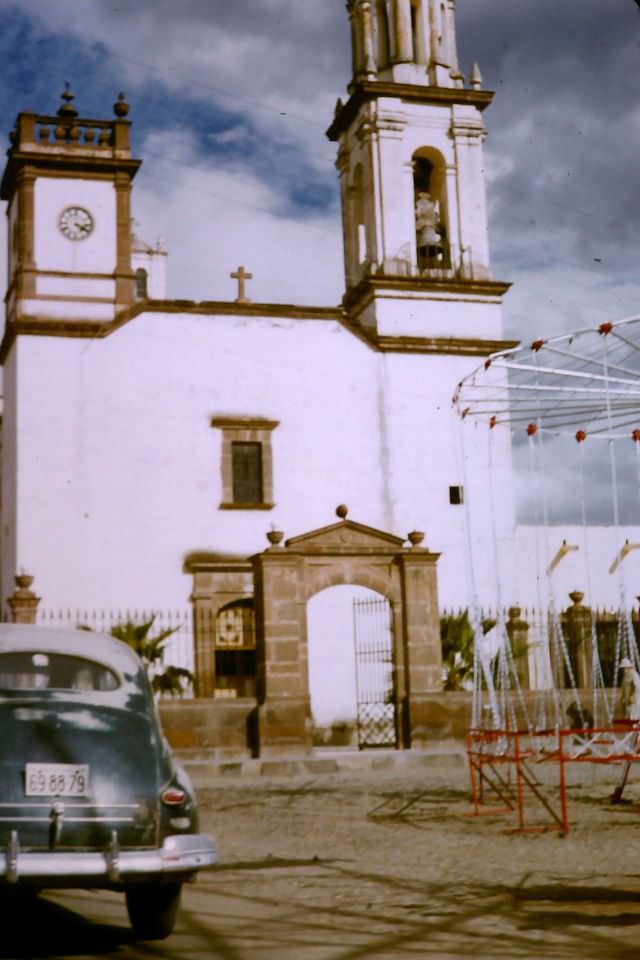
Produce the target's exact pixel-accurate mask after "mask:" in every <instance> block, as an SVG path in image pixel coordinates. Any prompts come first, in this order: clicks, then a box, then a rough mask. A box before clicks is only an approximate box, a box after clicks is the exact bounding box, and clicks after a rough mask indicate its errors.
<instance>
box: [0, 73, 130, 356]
mask: <svg viewBox="0 0 640 960" xmlns="http://www.w3.org/2000/svg"><path fill="white" fill-rule="evenodd" d="M73 100H74V96H73V94H72V93H70V92H69V90H68V89H67V90H66V91H65V93H64V94H63V95H62V105H61V106H60V108H59V110H58V112H57V114H56V116H37V115H36V114H33V113H30V112H24V113H21V114H19V116H18V117H17V120H16V127H15V129H14V131H13V133H12V134H11V147H10V149H9V151H8V162H7V166H6V169H5V173H4V176H3V179H2V184H1V186H0V196H1V198H2V199H3V200H6V201H7V204H8V209H7V216H8V221H9V269H8V293H7V297H6V313H7V325H6V330H5V343H4V352H5V353H6V348H7V345H8V343H10V342H11V341H12V339H13V337H15V335H17V334H20V333H45V334H47V335H62V336H82V335H91V334H92V332H94V331H95V330H96V329H97V328H99V327H101V326H102V325H103V324H109V323H110V322H112V321H113V320H114V319H115V318H116V317H117V316H118V315H119V314H121V313H122V311H123V310H125V309H126V308H127V307H129V306H130V305H131V304H132V303H133V301H134V299H135V289H134V275H133V272H132V268H131V213H130V192H131V181H132V180H133V177H134V175H135V173H136V171H137V169H138V167H139V166H140V161H139V160H135V159H134V158H133V157H132V156H131V148H130V145H129V126H130V124H129V121H128V120H127V119H126V116H127V113H128V110H129V107H128V104H127V103H126V102H125V99H124V96H123V95H122V94H120V96H119V98H118V100H117V101H116V103H115V104H114V113H115V119H113V120H86V119H81V118H80V117H79V116H78V111H77V110H76V108H75V106H74V105H73Z"/></svg>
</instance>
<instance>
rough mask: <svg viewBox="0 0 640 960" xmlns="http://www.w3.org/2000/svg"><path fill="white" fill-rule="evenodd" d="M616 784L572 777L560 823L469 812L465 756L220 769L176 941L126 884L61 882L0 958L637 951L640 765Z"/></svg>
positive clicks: (0, 943)
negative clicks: (147, 938) (128, 900)
mask: <svg viewBox="0 0 640 960" xmlns="http://www.w3.org/2000/svg"><path fill="white" fill-rule="evenodd" d="M612 783H613V779H611V782H609V783H603V782H599V781H598V779H597V778H596V777H595V776H594V777H591V778H590V776H587V777H586V782H585V783H583V784H582V785H580V786H573V787H572V788H571V789H570V791H569V793H570V800H569V805H570V806H569V809H570V815H571V820H572V828H571V832H570V834H569V836H567V837H564V838H563V837H562V836H561V835H559V834H558V833H557V832H549V833H528V834H517V833H516V834H513V833H506V832H505V828H507V827H510V826H514V825H515V823H514V820H513V817H510V818H505V817H498V816H483V817H477V818H476V817H471V816H469V813H470V809H471V808H470V804H469V792H468V780H467V773H466V770H465V769H464V767H463V766H462V765H456V766H450V767H448V768H447V767H446V766H445V767H440V766H437V767H434V768H422V769H420V768H411V767H410V768H405V769H402V770H398V769H393V770H372V771H367V772H349V773H346V772H342V773H335V774H328V775H327V774H325V775H316V776H297V777H292V778H286V779H285V778H283V779H269V778H266V777H255V778H253V777H246V776H245V777H242V778H235V779H226V778H220V779H217V780H215V781H211V782H210V783H209V784H208V785H207V787H206V788H205V789H203V788H200V790H199V799H200V808H201V814H202V827H203V829H205V830H207V831H210V832H212V833H213V834H214V835H215V836H216V839H217V841H218V844H219V847H220V854H221V863H220V865H219V867H217V868H216V869H214V870H213V871H211V872H207V873H203V874H201V875H200V877H199V878H198V880H197V882H196V883H195V884H193V885H188V886H187V887H186V888H185V894H184V898H183V909H182V912H181V915H180V919H179V922H178V925H177V927H176V930H175V932H174V934H173V935H172V936H171V937H170V938H169V939H168V940H166V941H163V942H158V943H145V944H138V943H136V942H135V941H134V940H133V937H132V934H131V932H130V930H129V927H128V923H127V920H126V914H125V911H124V906H123V898H122V895H121V894H116V893H109V892H102V893H89V892H82V891H81V892H72V893H67V892H65V893H62V892H61V893H53V894H45V895H43V896H41V897H40V898H38V904H37V906H33V907H30V908H29V911H30V912H29V916H28V917H27V918H23V922H14V923H13V925H9V927H7V926H5V927H4V932H3V937H2V938H0V957H3V958H17V957H48V958H51V957H56V958H63V957H74V958H76V960H79V958H81V957H94V956H108V957H115V958H118V960H142V958H146V960H149V958H173V960H177V958H179V960H205V958H207V960H211V958H221V960H360V958H372V960H374V958H375V960H404V958H406V960H408V958H437V960H451V958H456V960H458V958H463V957H468V956H470V957H478V958H486V960H493V958H509V960H512V958H513V960H516V958H518V960H537V958H545V960H560V958H563V960H564V958H574V960H591V958H593V960H609V958H611V960H622V958H625V960H627V958H628V960H632V958H633V960H637V958H638V957H640V942H639V941H640V844H639V843H638V837H639V829H640V819H639V818H640V807H639V802H640V770H639V771H638V773H637V782H635V781H634V780H633V778H632V780H631V783H630V786H629V788H628V791H627V796H628V799H629V800H631V801H632V802H630V803H628V804H624V805H620V806H611V805H610V804H609V803H608V799H607V798H608V796H609V794H610V793H611V789H612ZM549 796H550V798H551V800H552V802H553V803H556V802H557V796H556V795H555V794H554V792H553V790H552V789H551V788H549ZM530 813H531V814H533V813H534V810H533V808H532V810H531V811H530ZM531 819H532V821H533V819H535V818H534V817H532V818H531ZM537 819H538V822H542V821H545V822H548V821H549V818H548V817H546V816H544V817H538V818H537ZM14 919H15V918H14ZM7 931H8V932H7Z"/></svg>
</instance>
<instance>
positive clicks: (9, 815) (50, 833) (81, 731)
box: [0, 697, 160, 850]
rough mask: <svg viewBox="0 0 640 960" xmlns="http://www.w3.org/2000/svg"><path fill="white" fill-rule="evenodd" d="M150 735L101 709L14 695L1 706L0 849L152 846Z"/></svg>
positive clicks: (141, 725) (132, 715)
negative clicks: (12, 844) (14, 838)
mask: <svg viewBox="0 0 640 960" xmlns="http://www.w3.org/2000/svg"><path fill="white" fill-rule="evenodd" d="M157 756H158V750H157V743H156V735H155V730H154V728H153V725H152V721H150V720H149V719H148V718H147V717H146V716H144V715H142V714H139V713H136V712H133V711H131V710H127V709H121V708H114V707H110V706H105V705H104V704H96V705H92V704H87V702H86V700H84V701H83V702H82V703H77V702H73V701H72V700H69V701H67V700H64V699H59V698H56V700H55V702H54V701H53V700H51V701H47V700H45V699H44V698H43V697H38V698H37V699H36V698H32V697H20V698H16V699H15V700H13V699H12V700H5V701H4V702H2V703H0V787H1V795H0V847H5V846H6V845H7V843H8V841H9V839H10V836H11V832H12V831H14V830H15V831H17V833H18V842H19V844H20V848H21V849H23V850H28V849H32V850H33V849H54V850H68V849H82V848H95V847H96V846H103V845H104V846H105V847H106V846H107V845H108V844H109V843H110V842H111V840H112V835H113V831H114V830H115V831H117V834H118V842H119V844H120V846H122V847H127V846H150V845H153V844H155V842H156V834H157V824H158V791H159V787H160V784H159V776H160V772H159V770H158V768H157V759H156V758H157Z"/></svg>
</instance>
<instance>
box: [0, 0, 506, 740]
mask: <svg viewBox="0 0 640 960" xmlns="http://www.w3.org/2000/svg"><path fill="white" fill-rule="evenodd" d="M454 7H455V2H454V0H446V2H435V0H422V2H420V0H417V2H416V0H393V2H391V3H388V4H372V3H370V2H368V0H351V2H350V3H349V16H350V21H351V30H352V39H353V78H352V81H351V83H350V85H349V89H348V98H347V99H346V101H345V102H341V101H339V102H338V104H337V106H336V112H335V116H334V117H333V120H332V122H331V125H330V127H329V130H328V136H329V138H330V139H331V140H332V141H334V142H335V144H336V151H337V169H338V175H339V180H340V190H341V199H342V212H343V245H344V263H345V294H344V298H343V302H342V304H341V305H339V306H334V307H322V306H318V307H303V306H297V305H290V304H279V303H254V302H252V301H251V299H250V292H251V287H250V278H249V277H248V276H247V273H246V271H245V270H244V268H242V267H241V268H239V269H238V270H234V274H235V278H236V280H237V282H238V291H237V296H236V297H235V299H233V300H229V301H215V302H191V301H174V300H171V299H168V298H167V296H166V290H165V288H164V268H165V262H166V251H165V250H164V249H163V248H162V247H148V246H145V244H143V243H141V242H140V241H139V240H138V239H137V238H136V237H135V236H134V235H133V234H132V229H131V212H130V202H131V191H132V189H133V188H134V187H133V183H134V178H135V174H136V171H137V169H138V167H139V165H140V160H138V159H137V158H135V157H134V156H133V155H132V153H131V148H130V141H129V127H130V123H129V120H128V119H127V113H128V107H127V104H126V103H125V101H124V98H122V97H121V98H120V99H119V100H118V101H117V102H116V104H115V105H114V111H115V116H114V118H112V119H109V120H98V119H86V118H82V117H81V116H79V115H78V112H77V110H76V108H75V106H74V104H73V98H72V96H71V94H66V95H65V98H64V100H63V104H62V106H61V107H60V109H59V110H58V112H57V113H56V114H55V115H36V114H32V113H22V114H20V115H19V116H18V118H17V122H16V128H15V130H14V132H13V134H12V138H11V148H10V150H9V154H8V163H7V167H6V170H5V173H4V178H3V181H2V191H1V192H2V198H3V199H4V200H6V201H7V205H8V225H9V290H8V294H7V301H6V302H7V320H6V328H5V334H4V339H3V342H2V363H3V366H4V423H3V464H2V544H1V547H2V582H1V589H2V595H3V597H7V596H8V595H9V594H10V593H11V590H12V587H13V578H14V576H15V574H16V573H18V572H20V571H27V572H28V573H29V574H32V575H33V576H34V577H35V578H36V585H37V590H38V593H39V594H40V595H41V596H42V597H43V598H44V600H45V602H46V604H47V606H51V607H65V606H68V607H73V608H75V607H84V608H108V609H114V608H119V609H136V608H137V609H140V608H147V609H156V608H162V609H166V608H168V607H171V606H179V605H183V604H185V603H191V604H193V605H194V608H195V609H197V610H200V611H202V610H206V611H209V613H210V614H211V616H213V617H214V618H218V617H220V615H221V614H224V612H225V611H233V612H234V616H236V617H237V616H240V619H242V616H244V615H245V614H243V613H241V612H240V613H239V612H238V611H243V610H244V611H246V609H248V608H249V609H252V610H255V616H256V629H257V633H258V644H259V647H260V644H261V645H262V652H263V655H262V657H261V663H262V668H259V671H258V672H259V684H258V685H259V691H258V697H259V699H261V701H262V703H267V705H269V704H270V705H271V707H270V709H271V708H272V709H271V712H269V710H267V709H264V710H263V711H262V717H261V723H262V724H263V741H264V742H265V743H271V742H274V743H275V742H276V741H278V738H280V740H281V741H282V742H284V741H286V740H287V737H289V739H291V737H293V739H294V740H295V738H296V737H298V738H299V737H300V736H301V734H300V731H301V730H303V729H304V726H305V722H306V721H305V718H306V717H307V716H308V712H309V704H308V700H309V694H308V685H307V680H306V673H305V670H306V657H307V653H306V647H305V642H306V641H305V629H306V628H305V619H304V618H305V606H306V603H307V602H308V600H309V598H310V597H311V596H312V595H313V594H314V593H316V592H317V591H319V590H322V589H324V588H326V587H328V586H331V585H335V584H344V583H352V584H359V585H362V586H366V587H368V588H370V589H372V590H375V591H377V592H378V593H379V594H381V595H382V596H383V597H386V598H387V600H388V601H389V602H390V603H391V605H392V609H393V618H394V625H395V628H394V636H395V640H394V643H395V651H394V662H395V665H396V667H395V669H396V684H397V690H398V696H399V698H400V699H404V701H405V702H406V705H407V706H406V710H405V720H404V721H403V722H404V723H405V731H406V732H405V734H404V737H405V740H406V741H407V742H409V743H417V742H419V740H420V734H419V730H420V729H421V725H422V726H424V724H423V722H422V719H421V713H420V710H421V706H420V703H421V701H420V698H421V696H422V695H423V694H424V695H426V694H427V693H428V692H429V691H430V690H435V689H438V687H439V683H440V659H439V658H440V653H439V637H438V634H437V619H438V618H437V613H438V604H440V605H442V604H444V605H447V606H458V607H464V606H467V605H469V603H470V601H471V593H472V586H471V583H470V577H469V572H468V571H469V565H468V546H469V531H468V529H467V527H466V525H465V516H464V514H465V509H464V503H465V501H467V502H470V503H473V505H474V514H473V516H474V521H473V537H474V539H475V541H476V542H478V543H486V545H487V551H488V554H487V555H489V552H490V551H491V550H492V549H493V545H495V544H496V543H499V545H500V555H501V556H502V557H503V558H506V559H504V560H503V562H504V563H505V564H506V566H507V567H509V566H510V565H511V561H510V560H509V557H510V551H511V550H512V546H513V538H514V527H515V518H514V507H513V490H512V472H511V456H510V447H509V439H508V437H504V436H502V437H500V438H498V439H497V440H496V445H495V447H494V449H493V451H492V453H491V460H490V457H489V453H488V447H487V438H486V436H485V435H484V434H480V433H478V435H477V437H474V436H473V435H471V436H470V437H467V440H466V442H465V446H464V449H463V450H461V448H460V446H459V444H458V439H457V438H458V431H457V424H456V413H455V411H454V410H453V409H452V402H451V401H452V396H453V394H454V391H455V388H456V385H457V383H458V382H459V381H460V380H461V379H462V378H463V377H464V376H465V375H466V374H467V373H469V372H470V371H471V370H472V369H473V368H474V367H476V366H477V365H478V364H479V363H480V362H481V360H482V358H484V357H486V356H487V355H488V354H490V353H491V352H493V351H496V350H499V349H503V348H505V347H507V346H509V345H510V344H509V343H507V342H506V341H505V340H504V337H503V333H502V323H501V302H502V298H503V296H504V295H505V293H506V292H507V289H508V284H506V283H503V282H500V281H498V280H496V279H495V278H493V276H492V272H491V266H490V260H489V248H488V235H487V214H486V201H485V183H484V174H483V169H484V168H483V159H482V156H483V140H484V137H485V126H484V119H483V117H484V111H485V109H486V108H487V107H488V106H489V104H490V102H491V98H492V94H491V93H489V92H487V91H485V90H483V89H482V82H481V78H480V74H479V71H478V70H477V68H474V71H473V73H472V76H471V78H470V81H469V82H468V83H466V82H465V80H464V78H463V77H462V75H461V73H460V70H459V67H458V63H457V55H456V40H455V16H454ZM234 266H235V265H234V264H230V265H229V269H231V268H233V267H234ZM490 473H491V478H492V479H491V481H490V477H489V475H490ZM490 487H491V490H492V496H493V497H494V498H495V499H496V501H497V502H498V503H499V504H500V510H499V513H498V515H497V516H496V515H494V516H491V510H490V509H489V503H488V490H489V488H490ZM336 507H339V509H338V517H337V518H336V516H335V513H336ZM497 562H498V561H497V559H496V558H495V557H494V558H493V560H492V561H491V562H488V563H486V564H484V565H481V569H480V570H479V571H478V573H477V574H476V580H477V582H476V584H475V589H476V590H477V592H478V594H479V596H480V597H481V599H482V600H483V601H484V602H485V603H487V604H491V603H494V604H495V602H496V600H497V597H496V577H495V564H496V563H497ZM197 643H198V649H197V651H196V670H197V673H198V684H199V692H200V693H201V694H202V695H204V696H212V695H213V693H214V692H215V689H216V680H215V657H214V652H215V650H214V648H215V638H214V639H212V638H211V636H210V635H208V634H207V636H206V637H203V638H201V640H199V641H197ZM265 645H266V646H265ZM269 651H270V652H269ZM260 669H261V670H262V674H260ZM409 691H410V693H409ZM274 718H275V719H274ZM270 724H271V726H270ZM283 731H284V732H283ZM287 731H288V732H287ZM291 731H293V733H291ZM270 738H271V739H270ZM278 742H280V741H278ZM292 742H293V741H292Z"/></svg>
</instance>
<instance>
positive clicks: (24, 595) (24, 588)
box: [7, 573, 40, 623]
mask: <svg viewBox="0 0 640 960" xmlns="http://www.w3.org/2000/svg"><path fill="white" fill-rule="evenodd" d="M15 582H16V589H15V590H14V591H13V594H12V596H10V597H8V598H7V603H8V604H9V607H10V609H11V619H12V621H13V623H35V622H36V614H37V610H38V604H39V603H40V597H36V595H35V593H34V592H33V590H31V584H32V583H33V577H31V576H29V574H26V573H21V574H18V576H17V577H15Z"/></svg>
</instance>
